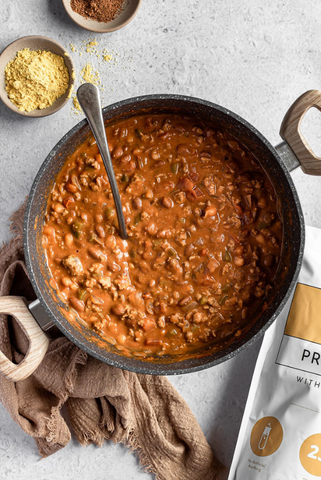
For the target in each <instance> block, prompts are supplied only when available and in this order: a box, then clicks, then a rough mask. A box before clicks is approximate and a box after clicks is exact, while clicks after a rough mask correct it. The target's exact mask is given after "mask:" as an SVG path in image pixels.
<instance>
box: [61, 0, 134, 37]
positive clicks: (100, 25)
mask: <svg viewBox="0 0 321 480" xmlns="http://www.w3.org/2000/svg"><path fill="white" fill-rule="evenodd" d="M141 1H142V0H125V3H124V6H123V9H122V11H121V12H120V13H119V15H117V17H116V18H115V19H114V20H111V21H110V22H107V23H104V22H96V21H95V20H91V19H88V18H85V17H83V16H82V15H79V14H78V13H76V12H74V11H73V9H72V8H71V6H70V0H62V3H63V6H64V7H65V10H66V12H67V13H68V15H69V17H70V18H71V19H72V20H73V21H74V22H75V23H77V25H79V26H80V27H82V28H85V29H86V30H89V31H90V32H95V33H110V32H114V31H115V30H119V29H120V28H123V27H125V25H127V24H128V23H129V22H131V21H132V19H133V18H134V17H135V15H136V13H137V12H138V9H139V7H140V4H141Z"/></svg>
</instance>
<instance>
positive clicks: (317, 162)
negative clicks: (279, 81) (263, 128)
mask: <svg viewBox="0 0 321 480" xmlns="http://www.w3.org/2000/svg"><path fill="white" fill-rule="evenodd" d="M312 107H315V108H317V109H318V110H319V111H321V92H320V91H319V90H309V91H308V92H305V93H304V94H303V95H301V96H300V97H299V98H298V99H297V100H296V101H295V102H294V103H293V105H292V106H291V107H290V108H289V110H288V111H287V113H286V115H285V117H284V119H283V122H282V125H281V128H280V135H281V137H282V138H283V140H285V141H286V142H287V143H288V145H289V146H290V148H291V150H292V151H293V153H294V154H295V156H296V157H297V159H298V160H299V162H300V166H301V168H302V170H303V172H304V173H308V174H309V175H321V158H320V157H317V156H316V155H314V153H313V151H312V150H311V148H310V146H309V144H308V143H307V141H306V140H305V138H304V136H303V135H302V133H301V131H300V125H301V122H302V120H303V117H304V115H305V114H306V112H307V111H308V110H309V109H310V108H312Z"/></svg>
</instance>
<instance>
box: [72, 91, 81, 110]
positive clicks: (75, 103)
mask: <svg viewBox="0 0 321 480" xmlns="http://www.w3.org/2000/svg"><path fill="white" fill-rule="evenodd" d="M72 103H73V108H74V109H75V110H77V111H79V112H82V108H81V106H80V105H79V102H78V98H77V97H76V95H74V96H73V99H72Z"/></svg>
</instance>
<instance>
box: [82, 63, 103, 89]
mask: <svg viewBox="0 0 321 480" xmlns="http://www.w3.org/2000/svg"><path fill="white" fill-rule="evenodd" d="M80 74H81V76H82V78H83V80H84V81H85V82H88V83H93V84H94V85H98V83H100V77H99V72H98V70H96V71H95V70H94V68H93V66H92V65H91V64H90V63H86V65H85V66H84V68H83V69H82V70H81V72H80Z"/></svg>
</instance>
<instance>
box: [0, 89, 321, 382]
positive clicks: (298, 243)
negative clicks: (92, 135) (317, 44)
mask: <svg viewBox="0 0 321 480" xmlns="http://www.w3.org/2000/svg"><path fill="white" fill-rule="evenodd" d="M311 107H316V108H318V109H319V110H321V92H319V91H316V90H311V91H309V92H306V93H305V94H304V95H302V96H301V97H300V98H299V99H298V100H296V102H295V103H294V104H293V105H292V107H291V108H290V109H289V111H288V113H287V114H286V116H285V119H284V121H283V123H282V126H281V131H280V135H281V137H282V138H283V140H284V141H283V142H282V143H281V144H280V145H278V146H277V147H275V148H273V147H272V145H270V143H269V142H268V141H267V140H266V138H264V137H263V136H262V135H261V134H260V133H259V132H258V131H257V130H256V129H255V128H254V127H253V126H252V125H250V124H249V123H247V122H246V121H245V120H243V119H242V118H240V117H239V116H238V115H235V114H234V113H232V112H230V111H229V110H227V109H226V108H223V107H220V106H218V105H215V104H213V103H210V102H207V101H205V100H200V99H198V98H191V97H185V96H179V95H149V96H144V97H136V98H131V99H129V100H124V101H122V102H118V103H115V104H114V105H110V106H109V107H106V108H104V110H103V114H104V120H105V122H106V123H108V122H109V121H111V120H113V119H115V118H125V117H130V116H132V115H139V114H141V113H144V112H150V113H157V112H160V113H161V112H168V113H171V112H173V113H180V114H184V115H194V116H196V117H201V118H202V119H203V120H205V121H206V122H209V123H211V124H213V126H214V127H215V126H219V128H221V129H226V130H227V131H228V132H230V133H231V134H232V135H233V136H234V137H236V138H237V139H239V140H240V141H241V142H242V143H243V144H244V145H245V146H246V147H248V148H249V149H250V150H251V151H252V152H253V154H254V155H255V157H256V158H257V159H259V161H260V163H261V165H262V166H263V168H264V169H265V171H266V172H267V174H268V175H269V177H270V179H271V181H272V183H273V185H274V187H275V190H276V192H277V194H278V198H279V201H280V210H281V212H282V216H283V220H284V242H283V250H282V258H281V263H280V268H279V269H278V273H277V282H276V287H275V288H274V289H273V290H272V291H271V293H270V298H269V306H268V308H267V309H266V310H265V311H264V312H258V313H257V321H256V323H255V324H254V325H253V327H252V328H251V329H250V330H249V331H248V332H247V333H246V335H245V336H244V337H241V338H240V339H238V340H237V341H234V342H233V343H232V344H231V345H229V346H227V347H224V348H223V349H222V350H220V351H217V352H213V351H211V349H208V350H207V351H201V352H198V353H197V354H195V355H194V356H192V357H191V358H188V359H185V360H182V361H180V360H179V359H174V358H170V357H168V358H166V359H165V358H163V359H162V360H160V359H154V360H153V361H146V360H141V359H139V358H138V357H135V356H134V355H133V356H131V357H128V356H124V355H122V354H121V352H120V351H118V350H117V348H116V347H115V346H111V345H110V344H108V343H104V341H103V340H102V339H101V338H100V337H99V336H97V335H96V334H95V333H94V332H92V331H91V330H89V328H88V327H86V326H85V325H82V324H80V323H73V322H70V321H68V319H67V318H66V316H65V315H64V314H63V312H64V309H65V308H66V306H65V305H64V304H63V303H62V302H61V300H60V299H59V298H58V297H57V296H56V294H55V292H54V290H53V289H52V288H51V287H50V285H49V272H48V268H47V266H46V261H45V257H44V251H43V248H42V246H41V237H42V224H43V219H44V215H45V210H46V204H47V198H48V195H49V193H50V191H51V189H52V186H53V183H54V181H55V178H56V175H57V174H58V172H59V171H60V169H61V167H62V165H63V163H64V161H65V158H66V156H68V155H69V154H71V153H72V152H73V151H74V149H75V147H76V146H77V145H79V144H80V143H81V142H82V141H83V140H84V139H85V138H86V136H87V135H88V134H89V131H90V129H89V126H88V123H87V121H86V120H83V121H82V122H80V123H79V124H78V125H76V126H75V127H74V128H73V129H71V130H70V131H69V132H68V133H67V134H66V135H65V136H64V137H63V138H62V139H61V140H60V142H59V143H58V144H57V145H56V146H55V147H54V148H53V149H52V151H51V152H50V154H49V155H48V157H47V158H46V160H45V161H44V163H43V164H42V166H41V168H40V170H39V172H38V174H37V176H36V178H35V181H34V183H33V185H32V188H31V192H30V195H29V199H28V204H27V208H26V213H25V221H24V249H25V257H26V263H27V268H28V271H29V275H30V279H31V282H32V285H33V288H34V290H35V292H36V295H37V298H38V300H36V301H35V302H33V303H31V304H30V305H28V306H26V303H24V301H23V299H21V298H20V297H2V298H1V299H0V312H5V313H11V314H13V315H15V317H16V318H17V320H18V321H19V322H20V324H21V325H22V327H23V329H24V330H25V332H26V333H27V335H28V337H29V339H30V348H29V352H28V354H27V355H26V357H25V359H24V361H23V362H21V363H20V364H19V365H14V364H12V363H11V362H10V361H9V360H8V359H7V357H5V356H4V355H3V354H2V353H1V352H0V371H1V372H2V373H3V374H4V375H6V377H7V378H9V379H11V380H14V381H18V380H21V379H24V378H26V377H27V376H28V375H30V374H31V373H32V372H33V371H34V370H35V368H36V367H37V366H38V365H39V363H40V362H41V360H42V358H43V356H44V355H45V352H46V349H47V347H48V337H47V335H46V334H45V333H44V330H49V329H50V327H51V326H53V325H56V326H57V327H58V328H59V329H60V330H61V331H62V332H63V333H64V334H65V335H66V336H67V337H68V338H69V339H70V340H71V341H72V342H74V343H75V344H76V345H78V346H79V347H80V348H82V349H83V350H85V351H86V352H87V353H88V354H90V355H92V356H94V357H96V358H98V359H99V360H102V361H103V362H106V363H108V364H110V365H114V366H116V367H120V368H123V369H125V370H131V371H134V372H139V373H147V374H153V375H176V374H182V373H191V372H196V371H198V370H202V369H204V368H209V367H212V366H214V365H217V364H219V363H221V362H223V361H224V360H227V359H229V358H231V357H233V356H234V355H236V354H237V353H238V352H240V351H241V350H243V349H244V348H245V347H246V346H249V345H251V344H253V343H254V342H255V341H256V340H257V339H258V338H259V337H260V336H261V335H262V334H263V333H264V332H265V330H266V329H267V328H268V327H269V326H270V325H271V324H272V322H273V321H274V320H275V318H276V317H277V315H278V314H279V313H280V311H281V310H282V308H283V306H284V304H285V302H286V301H287V300H288V298H289V296H290V294H291V292H292V291H293V289H294V287H295V284H296V280H297V277H298V274H299V271H300V267H301V262H302V256H303V250H304V219H303V214H302V210H301V206H300V202H299V199H298V196H297V192H296V190H295V187H294V184H293V182H292V179H291V176H290V174H289V172H290V171H292V170H293V169H294V168H297V167H299V166H300V167H301V168H302V170H303V171H304V172H305V173H308V174H313V175H321V159H318V158H317V157H315V156H314V154H313V153H312V152H311V150H310V149H309V146H308V145H307V143H306V141H305V140H304V138H303V137H302V135H301V133H300V130H299V126H300V122H301V120H302V118H303V116H304V114H305V112H306V111H307V110H308V109H309V108H311ZM207 348H208V347H207Z"/></svg>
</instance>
